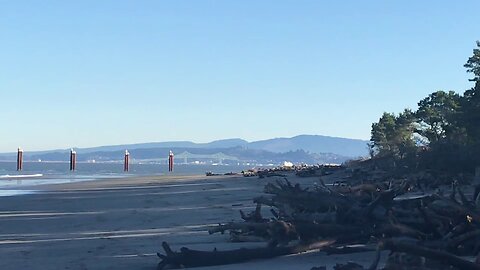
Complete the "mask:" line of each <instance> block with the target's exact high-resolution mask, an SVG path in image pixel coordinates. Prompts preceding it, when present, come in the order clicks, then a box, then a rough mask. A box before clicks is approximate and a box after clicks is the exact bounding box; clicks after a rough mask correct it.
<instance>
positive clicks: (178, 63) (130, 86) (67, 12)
mask: <svg viewBox="0 0 480 270" xmlns="http://www.w3.org/2000/svg"><path fill="white" fill-rule="evenodd" d="M479 9H480V2H478V1H473V0H471V1H461V2H451V1H431V0H427V1H418V2H409V3H408V4H407V3H406V2H404V1H402V2H400V1H397V2H393V1H388V2H387V1H380V0H378V1H353V0H350V1H250V0H246V1H113V0H110V1H108V0H106V1H93V0H85V1H59V0H58V1H41V2H40V1H2V0H0V34H1V37H2V42H1V43H0V74H1V75H0V108H1V109H0V123H1V124H2V135H1V139H0V152H14V151H15V150H16V149H17V147H22V148H23V149H25V150H27V151H37V150H50V149H64V148H70V147H94V146H102V145H118V144H130V143H143V142H162V141H181V140H187V141H193V142H197V143H205V142H210V141H214V140H218V139H228V138H242V139H245V140H248V141H255V140H262V139H270V138H277V137H293V136H296V135H300V134H313V135H326V136H334V137H344V138H354V139H363V140H368V139H369V135H370V127H371V123H372V122H374V121H377V120H378V118H379V117H380V116H381V114H382V113H383V112H385V111H387V112H395V113H398V112H400V111H402V110H403V109H404V108H416V103H417V102H418V101H419V100H420V99H422V98H424V97H425V96H427V95H428V94H429V93H431V92H433V91H436V90H454V91H457V92H459V93H463V91H465V90H466V89H468V88H470V87H471V86H472V83H471V82H469V81H468V78H470V77H471V76H470V74H467V73H466V72H465V69H464V68H463V64H464V63H465V62H466V60H467V59H468V57H469V56H471V54H472V49H473V48H474V47H475V41H476V40H478V39H480V36H479V35H478V31H477V29H476V28H477V25H478V23H477V20H478V14H477V11H478V10H479Z"/></svg>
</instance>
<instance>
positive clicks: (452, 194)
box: [158, 177, 480, 270]
mask: <svg viewBox="0 0 480 270" xmlns="http://www.w3.org/2000/svg"><path fill="white" fill-rule="evenodd" d="M384 179H385V178H384ZM350 180H351V179H350ZM349 183H354V185H347V184H337V185H331V186H329V185H325V184H324V183H323V181H322V179H321V178H320V184H318V185H316V186H315V187H313V188H302V187H301V186H300V185H299V184H292V183H290V182H289V181H288V180H287V179H283V180H277V181H276V182H275V183H269V184H267V185H266V186H265V189H264V192H265V195H263V196H261V197H257V198H255V199H254V202H255V203H256V205H257V207H256V209H255V211H253V212H252V213H248V214H245V213H244V212H243V211H240V215H241V218H242V220H243V221H241V222H230V223H225V224H220V225H219V226H216V227H214V228H212V229H211V230H210V231H209V232H210V233H211V234H213V233H225V232H228V233H229V234H230V237H231V240H232V241H265V242H266V243H267V245H266V247H264V248H256V249H238V250H230V251H217V250H214V251H211V252H206V251H195V250H190V249H188V248H182V249H181V250H180V252H173V251H172V250H171V249H170V247H169V246H168V244H167V243H163V248H164V251H165V255H162V254H159V257H160V258H161V259H162V260H161V262H160V264H159V266H158V269H164V268H165V267H196V266H209V265H220V264H229V263H237V262H242V261H246V260H250V259H259V258H271V257H275V256H281V255H286V254H293V253H299V252H303V251H307V250H312V249H319V250H323V251H325V252H327V253H353V252H362V251H376V256H375V258H372V264H371V265H370V267H368V268H364V267H363V266H361V265H358V264H355V263H348V264H345V265H340V264H338V265H337V266H336V267H335V269H358V270H360V269H369V270H374V269H377V266H378V263H379V260H380V251H381V250H390V251H391V253H390V255H389V257H388V259H387V260H386V264H385V268H384V269H388V270H398V269H419V270H420V269H460V270H463V269H476V270H480V257H479V256H480V255H479V252H480V198H479V195H478V194H475V193H476V192H475V193H474V192H473V190H474V187H471V186H463V187H462V188H460V186H459V185H458V184H457V183H456V182H453V183H452V185H451V186H450V187H449V188H446V187H444V186H440V185H439V186H437V189H436V190H432V189H431V187H429V188H430V189H429V190H430V191H426V190H425V189H426V187H425V185H424V184H422V181H420V180H419V177H411V178H409V179H397V180H394V179H390V180H388V181H386V180H384V181H375V182H368V183H367V182H363V183H362V182H358V181H357V182H356V181H349ZM470 191H471V192H470ZM262 206H267V207H270V212H271V217H270V218H265V217H263V216H262ZM354 244H356V245H355V246H353V245H354ZM475 260H476V262H475ZM314 269H325V268H324V267H316V268H314Z"/></svg>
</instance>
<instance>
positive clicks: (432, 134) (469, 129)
mask: <svg viewBox="0 0 480 270" xmlns="http://www.w3.org/2000/svg"><path fill="white" fill-rule="evenodd" d="M464 67H465V68H466V69H467V72H469V73H472V74H473V78H472V79H470V81H472V83H473V87H472V88H471V89H469V90H466V91H465V92H464V93H463V94H458V93H456V92H454V91H449V92H445V91H437V92H434V93H432V94H430V95H429V96H427V97H426V98H424V99H422V100H420V101H419V102H418V109H417V110H416V111H413V110H410V109H405V110H404V111H403V112H401V113H399V114H393V113H384V114H383V115H382V117H380V119H379V121H378V122H377V123H373V124H372V134H371V139H370V141H371V142H370V153H371V155H372V157H373V160H374V161H375V162H376V164H377V166H379V167H382V168H384V169H393V170H404V169H408V170H429V169H431V170H437V171H444V172H448V173H460V172H473V170H474V169H475V167H477V166H480V41H477V48H475V49H474V50H473V55H472V56H471V57H470V58H469V59H468V61H467V63H466V64H465V65H464Z"/></svg>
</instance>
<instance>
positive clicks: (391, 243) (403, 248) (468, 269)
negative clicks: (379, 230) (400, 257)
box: [380, 239, 480, 270]
mask: <svg viewBox="0 0 480 270" xmlns="http://www.w3.org/2000/svg"><path fill="white" fill-rule="evenodd" d="M380 246H381V248H383V249H388V250H391V251H394V252H404V253H409V254H414V255H418V256H422V257H425V258H429V259H432V260H436V261H439V262H441V263H443V264H446V265H451V266H454V267H457V268H458V269H461V270H480V265H478V264H476V263H473V262H470V261H467V260H465V259H462V258H460V257H458V256H455V255H453V254H451V253H448V252H445V251H441V250H434V249H430V248H426V247H422V246H420V245H417V244H413V243H409V242H406V241H401V240H395V239H388V240H384V241H382V242H381V243H380Z"/></svg>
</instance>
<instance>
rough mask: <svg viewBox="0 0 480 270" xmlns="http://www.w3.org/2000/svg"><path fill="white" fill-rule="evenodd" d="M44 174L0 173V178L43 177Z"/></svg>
mask: <svg viewBox="0 0 480 270" xmlns="http://www.w3.org/2000/svg"><path fill="white" fill-rule="evenodd" d="M42 176H43V174H41V173H36V174H15V175H9V174H5V175H0V179H16V178H33V177H42Z"/></svg>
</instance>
